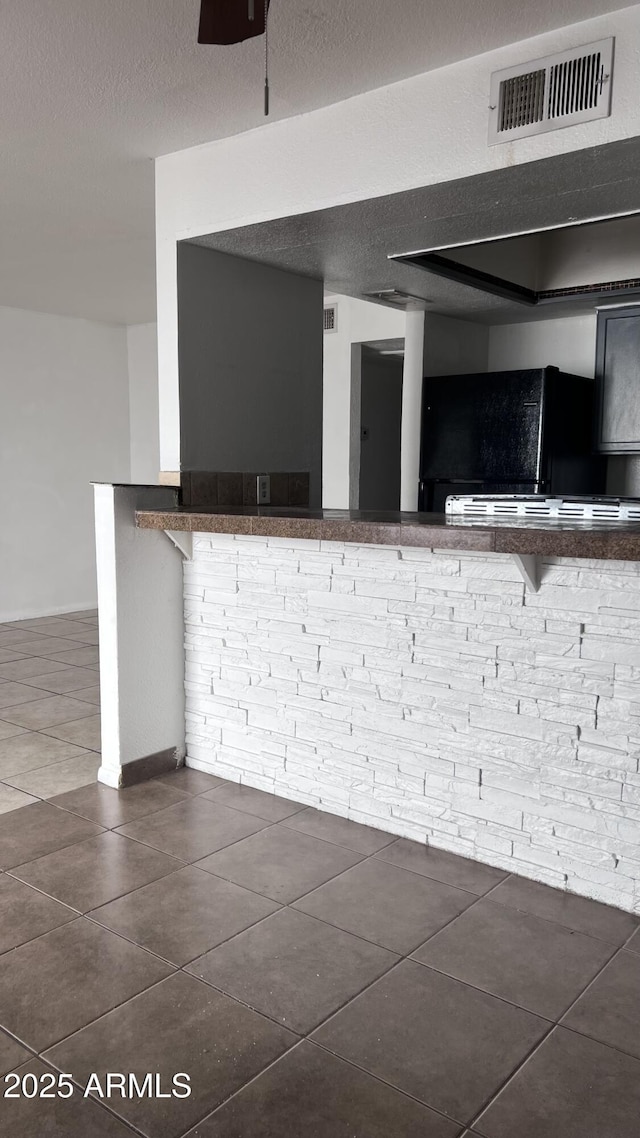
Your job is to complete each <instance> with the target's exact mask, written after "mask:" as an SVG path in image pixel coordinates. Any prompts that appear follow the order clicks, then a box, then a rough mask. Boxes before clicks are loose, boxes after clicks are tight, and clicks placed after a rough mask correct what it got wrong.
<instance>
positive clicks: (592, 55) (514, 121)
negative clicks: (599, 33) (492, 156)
mask: <svg viewBox="0 0 640 1138" xmlns="http://www.w3.org/2000/svg"><path fill="white" fill-rule="evenodd" d="M613 45H614V40H613V37H612V38H610V39H606V40H599V41H598V42H597V43H590V44H586V45H584V46H583V47H576V48H573V49H572V50H571V51H563V52H559V53H558V54H557V55H549V56H547V57H546V58H544V59H536V60H534V61H533V62H531V63H524V64H521V65H520V66H519V67H508V68H506V69H505V70H504V71H496V72H494V74H493V75H492V76H491V95H490V99H489V102H490V106H489V112H490V118H489V144H490V145H495V143H497V142H510V141H511V140H512V139H514V138H524V137H525V136H526V135H529V134H541V133H542V132H543V131H545V130H557V129H558V128H559V127H561V126H573V125H575V124H576V123H582V122H589V121H590V120H591V119H600V118H606V117H607V115H610V114H611V85H612V84H611V78H612V73H613Z"/></svg>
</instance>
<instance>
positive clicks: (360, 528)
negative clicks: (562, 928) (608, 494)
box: [136, 506, 640, 561]
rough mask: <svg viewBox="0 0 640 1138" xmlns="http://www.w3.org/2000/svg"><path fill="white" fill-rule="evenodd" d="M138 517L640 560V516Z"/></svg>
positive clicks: (169, 525) (193, 528)
mask: <svg viewBox="0 0 640 1138" xmlns="http://www.w3.org/2000/svg"><path fill="white" fill-rule="evenodd" d="M136 524H137V525H138V526H139V527H140V528H141V529H161V530H181V531H187V532H196V533H236V534H254V535H256V536H258V535H259V536H263V537H289V538H312V539H314V538H315V539H318V538H321V539H322V540H323V541H351V542H354V543H357V544H359V545H404V546H413V547H422V548H435V549H464V550H468V551H475V552H479V553H518V554H539V555H545V556H552V557H593V558H601V559H603V560H615V561H640V524H628V523H621V522H618V523H615V522H599V523H595V522H572V523H567V522H563V523H556V522H547V523H544V522H535V523H531V522H529V521H523V522H520V523H517V522H515V521H514V520H513V519H512V520H510V521H509V522H496V521H495V520H493V519H492V520H491V522H489V523H488V522H487V521H484V520H482V521H473V522H470V521H468V520H465V521H462V520H461V519H456V520H455V521H451V520H449V518H446V517H445V515H444V514H410V513H380V512H374V511H371V512H369V511H360V510H308V509H307V510H305V509H288V508H284V507H282V508H280V507H271V508H266V507H260V508H258V507H255V506H247V507H237V508H235V507H222V506H221V507H218V508H217V509H211V510H206V511H204V510H201V509H197V508H195V507H191V508H187V507H174V508H171V509H155V510H154V509H140V510H138V511H137V512H136Z"/></svg>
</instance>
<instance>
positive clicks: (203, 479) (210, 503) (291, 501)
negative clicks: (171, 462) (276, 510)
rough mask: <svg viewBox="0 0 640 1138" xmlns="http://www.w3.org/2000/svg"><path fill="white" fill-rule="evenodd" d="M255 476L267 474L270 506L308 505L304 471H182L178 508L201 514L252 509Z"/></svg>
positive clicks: (307, 486) (307, 475)
mask: <svg viewBox="0 0 640 1138" xmlns="http://www.w3.org/2000/svg"><path fill="white" fill-rule="evenodd" d="M258 474H269V477H270V479H271V501H270V503H269V505H270V506H300V507H302V508H304V507H306V506H308V505H309V472H308V471H293V472H285V473H282V472H275V473H271V472H270V471H256V472H255V473H253V472H252V471H244V472H234V471H210V470H183V471H182V476H181V489H182V504H183V505H184V506H195V507H197V508H198V509H202V510H208V509H213V508H215V507H216V506H255V505H256V504H257V490H256V478H257V477H258Z"/></svg>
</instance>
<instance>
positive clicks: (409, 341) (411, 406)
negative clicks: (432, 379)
mask: <svg viewBox="0 0 640 1138" xmlns="http://www.w3.org/2000/svg"><path fill="white" fill-rule="evenodd" d="M423 375H424V311H423V310H422V309H413V310H412V309H409V310H408V311H407V323H406V330H405V339H404V371H403V376H402V435H401V444H400V448H401V449H400V509H401V510H410V511H413V510H417V509H418V480H419V477H420V420H421V414H422V378H423Z"/></svg>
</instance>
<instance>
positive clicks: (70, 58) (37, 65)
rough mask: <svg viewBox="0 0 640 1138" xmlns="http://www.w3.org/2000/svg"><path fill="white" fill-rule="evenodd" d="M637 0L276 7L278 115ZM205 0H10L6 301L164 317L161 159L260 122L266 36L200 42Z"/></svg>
mask: <svg viewBox="0 0 640 1138" xmlns="http://www.w3.org/2000/svg"><path fill="white" fill-rule="evenodd" d="M623 6H624V0H536V2H535V3H529V4H515V3H513V0H447V2H446V3H444V2H443V0H273V3H272V5H271V10H272V17H271V21H270V29H271V32H270V42H271V85H272V118H286V117H287V116H290V115H295V114H298V113H300V112H302V111H307V110H311V109H313V108H316V107H319V106H323V105H326V104H329V103H334V102H338V101H340V100H342V99H345V98H348V97H349V96H351V95H354V94H357V93H359V92H362V91H366V90H369V89H371V88H374V87H379V86H382V85H383V84H385V83H389V82H393V81H395V80H398V79H402V78H405V77H407V76H409V75H414V74H418V73H420V72H423V71H428V70H431V69H433V68H435V67H440V66H442V65H444V64H447V63H451V62H453V61H454V60H459V59H463V58H466V57H469V56H472V55H477V54H479V53H481V52H484V51H488V50H490V49H492V48H495V47H499V46H502V45H505V44H507V43H514V42H516V41H518V40H521V39H525V38H527V37H528V36H532V35H536V34H538V33H541V32H544V31H548V30H551V29H553V28H557V27H562V26H564V25H567V24H571V23H575V22H576V21H578V20H585V19H588V18H589V17H591V16H596V15H599V14H602V13H603V12H606V11H613V10H615V9H617V8H620V7H623ZM198 10H199V0H0V106H1V107H2V115H1V118H0V146H1V148H2V177H1V178H0V304H5V305H14V306H20V307H25V308H33V309H40V310H43V311H50V312H60V313H64V314H68V315H80V316H86V317H92V318H96V319H103V320H114V321H123V322H137V321H144V320H150V319H153V315H154V256H153V163H152V161H151V159H152V158H153V157H155V156H157V155H159V154H164V153H168V152H171V151H174V150H179V149H182V148H184V147H188V146H193V145H195V144H197V143H200V142H205V141H208V140H212V139H214V138H220V137H223V136H226V135H230V134H234V133H236V132H238V131H241V130H246V129H248V128H250V127H255V126H257V125H260V124H261V122H262V121H263V119H262V112H261V98H262V73H261V68H262V50H263V45H262V41H253V42H249V43H247V44H244V45H240V46H237V47H231V48H219V47H199V46H198V45H197V44H196V35H197V22H198Z"/></svg>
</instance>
